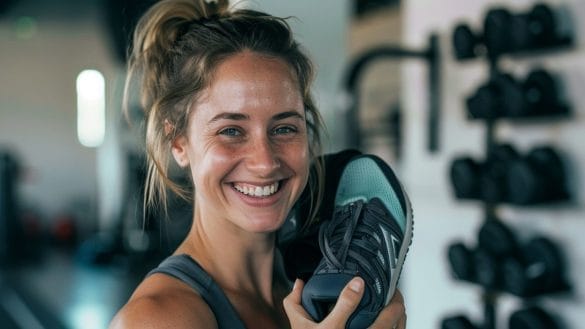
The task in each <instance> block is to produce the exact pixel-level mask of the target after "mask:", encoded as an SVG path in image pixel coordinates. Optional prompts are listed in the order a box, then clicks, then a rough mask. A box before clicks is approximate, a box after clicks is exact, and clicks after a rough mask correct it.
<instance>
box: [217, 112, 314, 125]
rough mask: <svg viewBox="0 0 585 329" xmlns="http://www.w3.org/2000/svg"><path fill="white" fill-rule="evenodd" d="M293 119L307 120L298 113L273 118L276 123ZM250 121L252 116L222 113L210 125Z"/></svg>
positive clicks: (280, 114)
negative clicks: (231, 121)
mask: <svg viewBox="0 0 585 329" xmlns="http://www.w3.org/2000/svg"><path fill="white" fill-rule="evenodd" d="M291 117H296V118H298V119H301V120H304V119H305V118H304V117H303V116H302V115H301V114H300V113H298V112H296V111H286V112H281V113H278V114H276V115H275V116H274V117H272V119H273V120H274V121H279V120H284V119H288V118H291ZM249 119H250V116H249V115H247V114H242V113H232V112H224V113H220V114H218V115H216V116H214V117H213V118H211V120H209V123H213V122H217V121H219V120H234V121H242V120H249Z"/></svg>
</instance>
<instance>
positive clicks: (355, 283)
mask: <svg viewBox="0 0 585 329" xmlns="http://www.w3.org/2000/svg"><path fill="white" fill-rule="evenodd" d="M349 288H350V289H351V290H353V291H355V292H361V291H362V289H363V288H364V281H363V280H362V278H354V279H352V280H351V282H350V283H349Z"/></svg>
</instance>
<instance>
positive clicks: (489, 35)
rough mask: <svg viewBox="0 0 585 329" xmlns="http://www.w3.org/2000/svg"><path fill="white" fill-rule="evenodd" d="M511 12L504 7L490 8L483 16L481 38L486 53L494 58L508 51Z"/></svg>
mask: <svg viewBox="0 0 585 329" xmlns="http://www.w3.org/2000/svg"><path fill="white" fill-rule="evenodd" d="M511 20H512V14H511V13H510V11H508V10H507V9H505V8H492V9H490V10H488V12H487V13H486V16H485V18H484V25H483V40H484V43H485V46H486V50H487V54H488V56H489V57H490V58H496V57H498V56H500V55H502V54H505V53H508V52H510V50H511V48H512V46H511V39H510V28H511Z"/></svg>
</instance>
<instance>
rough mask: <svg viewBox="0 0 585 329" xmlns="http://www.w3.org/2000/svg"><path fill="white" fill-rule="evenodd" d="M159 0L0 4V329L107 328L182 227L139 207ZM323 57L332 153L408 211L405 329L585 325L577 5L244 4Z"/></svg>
mask: <svg viewBox="0 0 585 329" xmlns="http://www.w3.org/2000/svg"><path fill="white" fill-rule="evenodd" d="M154 1H155V0H148V1H146V0H144V1H140V0H119V1H116V0H83V1H75V0H60V1H59V0H0V327H1V328H48V329H50V328H105V327H107V324H108V323H109V321H110V320H111V318H112V316H113V315H114V314H115V312H116V311H117V310H118V309H119V308H120V307H121V306H122V305H123V304H124V303H125V301H126V300H127V299H128V297H129V296H130V293H131V292H132V290H133V289H134V287H135V286H136V285H137V284H138V282H140V280H141V279H142V278H143V277H144V275H145V274H146V273H147V271H148V270H149V269H151V268H152V267H154V266H156V264H157V263H158V262H160V261H161V260H162V259H163V258H164V257H165V256H167V255H168V254H170V253H171V252H172V251H173V249H174V248H175V246H176V245H177V244H178V243H179V242H180V241H181V239H182V238H183V237H184V235H185V234H186V231H187V229H188V228H189V225H190V209H189V207H188V206H187V205H185V204H183V203H181V202H179V201H178V200H174V201H172V202H174V205H173V206H171V207H170V208H171V209H172V212H171V214H170V216H169V220H166V221H161V220H159V218H157V217H156V216H149V215H147V216H144V215H143V213H142V186H143V183H144V175H145V168H144V156H143V145H142V131H141V129H140V123H141V120H142V117H141V110H140V108H139V106H138V105H137V104H133V103H132V104H131V111H130V122H131V123H132V124H128V122H127V121H126V120H125V118H124V117H123V115H122V112H121V104H122V99H121V98H122V89H123V84H124V78H125V49H126V46H127V40H128V33H129V32H130V31H131V30H132V26H133V24H134V23H135V21H136V20H137V18H138V17H139V16H140V14H141V13H142V12H144V10H145V9H146V8H148V6H149V5H151V4H152V3H153V2H154ZM238 6H244V7H252V8H256V9H261V10H264V11H267V12H269V13H272V14H275V15H279V16H294V17H296V19H293V20H291V21H290V23H291V25H292V27H293V29H294V31H295V33H296V35H297V37H298V39H299V40H300V41H301V43H303V44H304V45H305V47H306V48H307V50H308V52H309V54H310V55H311V57H312V58H313V59H314V60H315V62H316V64H317V67H318V78H317V81H316V84H315V89H314V92H315V97H316V100H317V103H318V105H319V107H320V109H321V111H322V113H323V116H324V118H325V120H326V123H327V126H328V130H329V138H328V140H327V152H335V151H339V150H341V149H345V148H348V147H354V148H359V149H361V150H362V151H364V152H370V153H375V154H378V155H379V156H381V157H383V158H384V159H386V160H387V161H388V162H389V163H390V164H391V165H392V166H393V167H394V169H395V170H396V171H397V172H398V174H399V176H400V177H401V179H402V181H403V183H404V185H405V187H406V189H407V191H408V192H409V195H410V198H411V201H412V203H413V206H414V213H415V235H414V242H413V245H412V247H411V251H410V253H409V256H408V258H407V262H406V267H405V270H404V272H403V274H402V278H401V286H400V289H401V290H402V292H403V294H404V296H405V300H406V305H407V313H408V322H409V328H417V329H418V328H420V329H425V328H443V329H461V328H463V329H465V328H471V329H473V328H485V329H491V328H494V329H495V328H514V329H521V328H566V329H570V328H573V329H580V328H583V323H585V312H583V309H585V280H583V279H582V278H581V277H582V276H581V275H580V273H581V270H585V242H584V241H583V238H582V236H583V235H584V234H585V208H584V204H585V199H584V196H583V193H582V192H581V191H582V186H584V185H585V175H584V174H583V172H584V171H585V148H584V147H583V146H582V140H581V138H585V118H584V116H585V109H584V107H585V97H584V95H583V92H582V88H583V86H584V85H585V48H584V46H583V42H584V37H583V36H585V25H584V23H583V22H585V2H583V1H581V0H544V1H540V2H536V1H532V0H507V1H506V0H500V1H493V0H476V1H468V0H446V1H428V0H402V1H400V0H344V1H341V0H320V1H309V0H297V1H278V0H254V1H242V2H239V3H238Z"/></svg>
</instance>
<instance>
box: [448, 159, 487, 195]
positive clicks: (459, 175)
mask: <svg viewBox="0 0 585 329" xmlns="http://www.w3.org/2000/svg"><path fill="white" fill-rule="evenodd" d="M481 172H482V165H481V164H480V163H479V162H477V161H475V160H474V159H472V158H470V157H460V158H457V159H455V160H454V161H453V163H452V164H451V168H450V172H449V177H450V179H451V185H453V190H454V192H455V197H456V198H457V199H471V200H477V199H479V198H480V195H481V192H480V184H479V177H480V175H481Z"/></svg>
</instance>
